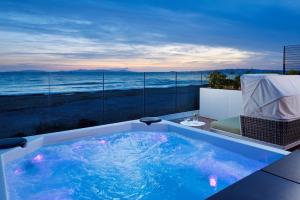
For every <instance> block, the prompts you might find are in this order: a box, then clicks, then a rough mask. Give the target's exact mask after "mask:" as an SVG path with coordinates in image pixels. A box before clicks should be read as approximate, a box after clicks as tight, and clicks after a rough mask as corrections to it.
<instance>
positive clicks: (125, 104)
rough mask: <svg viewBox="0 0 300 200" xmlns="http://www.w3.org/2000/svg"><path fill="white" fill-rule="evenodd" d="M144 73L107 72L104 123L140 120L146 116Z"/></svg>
mask: <svg viewBox="0 0 300 200" xmlns="http://www.w3.org/2000/svg"><path fill="white" fill-rule="evenodd" d="M143 88H144V73H137V72H107V73H105V78H104V96H105V98H104V100H105V101H104V116H105V118H104V123H113V122H120V121H127V120H133V119H139V118H141V117H142V116H143V114H144V96H143V95H144V90H143Z"/></svg>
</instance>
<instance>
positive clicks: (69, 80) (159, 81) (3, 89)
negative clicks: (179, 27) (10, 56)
mask: <svg viewBox="0 0 300 200" xmlns="http://www.w3.org/2000/svg"><path fill="white" fill-rule="evenodd" d="M211 72H212V71H193V72H146V73H144V72H129V71H116V72H115V71H97V70H96V71H95V70H77V71H61V72H43V71H20V72H0V96H3V95H5V96H7V95H26V94H50V93H51V94H52V93H76V92H95V91H101V90H129V89H141V88H144V87H145V88H168V87H175V86H177V87H181V86H189V85H203V84H207V83H208V75H209V74H210V73H211ZM244 72H245V70H225V71H223V73H225V74H226V75H227V76H228V77H230V78H234V77H235V76H237V75H240V74H243V73H244Z"/></svg>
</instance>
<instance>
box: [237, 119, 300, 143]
mask: <svg viewBox="0 0 300 200" xmlns="http://www.w3.org/2000/svg"><path fill="white" fill-rule="evenodd" d="M241 131H242V135H243V136H246V137H249V138H253V139H257V140H261V141H265V142H269V143H273V144H277V145H281V146H286V145H289V144H291V143H293V142H296V141H298V140H300V119H297V120H293V121H274V120H268V119H260V118H254V117H248V116H243V115H241Z"/></svg>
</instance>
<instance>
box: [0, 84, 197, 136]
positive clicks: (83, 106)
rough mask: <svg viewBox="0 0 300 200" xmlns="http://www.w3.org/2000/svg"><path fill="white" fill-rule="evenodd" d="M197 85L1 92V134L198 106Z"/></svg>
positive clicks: (32, 132)
mask: <svg viewBox="0 0 300 200" xmlns="http://www.w3.org/2000/svg"><path fill="white" fill-rule="evenodd" d="M199 87H200V85H195V86H183V87H168V88H146V89H145V90H143V89H128V90H105V91H104V92H103V91H102V90H101V91H93V92H74V93H57V94H50V95H47V94H27V95H2V96H0V113H1V115H0V129H1V138H5V137H13V136H28V135H35V134H42V133H48V132H54V131H63V130H68V129H76V128H83V127H89V126H96V125H101V124H108V123H114V122H120V121H127V120H133V119H139V118H140V117H143V116H161V115H167V114H172V113H176V112H184V111H191V110H196V109H198V106H199Z"/></svg>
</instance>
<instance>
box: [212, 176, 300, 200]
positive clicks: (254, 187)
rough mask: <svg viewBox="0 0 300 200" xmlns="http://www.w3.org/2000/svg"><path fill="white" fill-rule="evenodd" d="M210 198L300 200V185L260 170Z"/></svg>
mask: <svg viewBox="0 0 300 200" xmlns="http://www.w3.org/2000/svg"><path fill="white" fill-rule="evenodd" d="M208 199H209V200H240V199H241V200H299V199H300V185H299V184H297V183H294V182H292V181H289V180H286V179H283V178H280V177H277V176H274V175H272V174H269V173H266V172H263V171H258V172H255V173H254V174H252V175H250V176H248V177H246V178H244V179H242V180H240V181H239V182H237V183H235V184H233V185H231V186H229V187H228V188H226V189H224V190H222V191H220V192H219V193H217V194H215V195H213V196H212V197H210V198H208Z"/></svg>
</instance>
